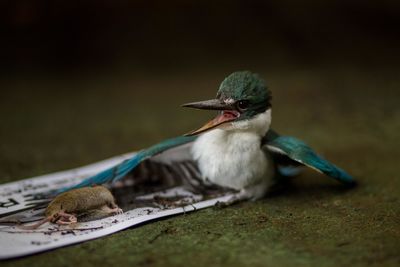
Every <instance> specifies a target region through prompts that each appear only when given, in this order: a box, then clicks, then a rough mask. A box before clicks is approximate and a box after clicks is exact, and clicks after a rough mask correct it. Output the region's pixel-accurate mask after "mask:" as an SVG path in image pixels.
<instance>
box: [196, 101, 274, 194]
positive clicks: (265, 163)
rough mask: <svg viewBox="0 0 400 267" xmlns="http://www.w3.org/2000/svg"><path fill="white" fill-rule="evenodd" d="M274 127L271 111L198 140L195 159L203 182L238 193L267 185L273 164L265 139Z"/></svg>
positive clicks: (204, 135) (209, 133)
mask: <svg viewBox="0 0 400 267" xmlns="http://www.w3.org/2000/svg"><path fill="white" fill-rule="evenodd" d="M270 124H271V109H268V110H266V111H265V112H264V113H261V114H258V115H256V116H255V117H254V118H253V119H250V120H243V121H238V122H234V123H232V124H231V125H229V126H227V127H225V128H224V129H214V130H211V131H209V132H206V133H204V134H203V135H201V136H200V137H199V138H197V140H196V141H195V143H194V145H193V147H192V155H193V158H194V159H195V160H196V161H197V162H198V166H199V169H200V172H201V174H202V176H203V178H204V179H205V180H209V181H210V182H212V183H215V184H218V185H220V186H225V187H230V188H233V189H237V190H241V189H244V188H246V187H249V186H253V185H256V184H257V183H264V182H263V181H262V179H264V178H265V176H266V175H267V173H268V170H269V169H272V168H268V167H269V166H270V163H269V159H268V158H267V156H266V154H265V153H264V152H263V151H262V149H261V139H262V137H263V136H264V135H265V134H266V133H267V131H268V130H269V127H270ZM265 181H267V179H266V180H265Z"/></svg>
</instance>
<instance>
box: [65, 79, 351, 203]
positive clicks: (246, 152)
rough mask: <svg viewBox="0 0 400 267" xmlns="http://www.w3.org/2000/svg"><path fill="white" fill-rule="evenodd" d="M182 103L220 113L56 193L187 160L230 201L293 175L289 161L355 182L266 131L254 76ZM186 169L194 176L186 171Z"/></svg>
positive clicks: (265, 106)
mask: <svg viewBox="0 0 400 267" xmlns="http://www.w3.org/2000/svg"><path fill="white" fill-rule="evenodd" d="M183 106H185V107H190V108H196V109H206V110H217V111H218V114H217V116H216V117H215V118H214V119H212V120H211V121H209V122H208V123H206V124H205V125H204V126H202V127H201V128H199V129H198V130H195V131H192V132H190V133H189V134H187V135H186V136H180V137H176V138H173V139H169V140H165V141H163V142H161V143H158V144H156V145H154V146H152V147H150V148H148V149H145V150H142V151H140V152H139V153H137V154H136V155H135V156H133V157H132V158H131V159H129V160H126V161H124V162H122V163H121V164H118V165H116V166H114V167H112V168H110V169H107V170H105V171H103V172H100V173H99V174H97V175H95V176H93V177H90V178H88V179H85V180H84V181H82V182H81V183H79V184H78V185H76V186H73V187H70V188H65V189H62V190H60V192H64V191H66V190H70V189H72V188H80V187H83V186H88V185H92V184H102V183H106V182H110V181H115V180H118V179H121V178H123V177H124V176H126V175H127V174H128V173H129V172H132V171H134V170H135V169H136V168H138V167H139V168H138V169H139V170H140V166H145V165H151V164H152V163H155V162H162V163H164V164H168V165H170V166H171V168H172V169H174V168H175V169H179V168H181V167H182V165H184V163H185V162H190V164H192V165H193V164H194V165H197V168H194V169H197V170H198V172H197V171H195V172H196V173H197V174H198V173H199V174H200V176H201V178H202V179H203V180H204V181H205V182H209V183H212V184H216V185H219V186H223V187H228V188H231V189H235V190H237V191H238V193H237V194H236V195H235V196H234V198H232V199H231V200H229V201H228V204H229V203H232V202H235V201H237V200H243V199H259V198H261V197H262V196H264V195H265V193H266V192H268V189H269V188H270V187H271V185H272V184H273V183H274V181H275V180H276V178H277V177H280V176H287V175H291V174H289V173H293V172H288V171H283V170H284V168H282V167H283V166H285V165H287V164H288V163H289V164H290V165H291V166H299V165H305V166H308V167H311V168H313V169H315V170H317V171H319V172H321V173H324V174H326V175H328V176H330V177H332V178H334V179H336V180H338V181H340V182H342V183H344V184H347V185H354V184H355V182H354V180H353V178H352V177H351V176H350V175H348V174H347V173H346V172H345V171H344V170H342V169H340V168H338V167H336V166H335V165H333V164H332V163H330V162H329V161H327V160H325V159H323V158H322V157H320V156H319V155H318V154H316V153H315V152H314V151H313V150H312V149H311V148H310V147H309V146H308V145H307V144H305V143H304V142H302V141H301V140H299V139H297V138H294V137H290V136H281V135H279V134H278V133H276V132H275V131H273V130H272V129H270V125H271V91H270V90H269V89H268V87H267V86H266V84H265V82H264V80H262V79H261V78H260V77H259V76H258V75H257V74H254V73H251V72H249V71H238V72H234V73H232V74H231V75H229V76H228V77H227V78H225V79H224V80H223V81H222V83H221V85H220V87H219V90H218V92H217V97H216V98H215V99H211V100H206V101H200V102H194V103H189V104H185V105H183ZM188 148H189V149H188ZM183 168H184V169H185V168H186V167H183ZM184 172H185V173H186V175H191V174H193V171H192V172H190V171H188V170H187V169H186V171H184Z"/></svg>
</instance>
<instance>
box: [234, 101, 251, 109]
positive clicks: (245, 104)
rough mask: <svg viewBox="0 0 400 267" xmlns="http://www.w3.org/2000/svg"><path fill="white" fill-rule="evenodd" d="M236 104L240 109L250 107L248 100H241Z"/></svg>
mask: <svg viewBox="0 0 400 267" xmlns="http://www.w3.org/2000/svg"><path fill="white" fill-rule="evenodd" d="M236 106H237V108H238V109H239V110H246V109H247V108H248V107H249V101H248V100H240V101H238V102H237V103H236Z"/></svg>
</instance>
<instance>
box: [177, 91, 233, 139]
mask: <svg viewBox="0 0 400 267" xmlns="http://www.w3.org/2000/svg"><path fill="white" fill-rule="evenodd" d="M182 107H187V108H195V109H206V110H221V112H220V113H219V114H218V115H217V116H216V117H215V118H214V119H212V120H210V121H209V122H207V123H206V124H205V125H203V126H202V127H200V128H199V129H197V130H195V131H192V132H189V133H187V134H185V135H187V136H191V135H197V134H200V133H204V132H206V131H208V130H211V129H215V128H218V127H220V126H222V125H223V124H225V123H227V122H232V121H234V120H236V119H237V118H238V117H239V116H240V112H238V111H237V110H236V108H235V107H234V106H233V105H232V104H229V103H225V102H223V101H221V100H219V99H211V100H206V101H200V102H193V103H188V104H184V105H182Z"/></svg>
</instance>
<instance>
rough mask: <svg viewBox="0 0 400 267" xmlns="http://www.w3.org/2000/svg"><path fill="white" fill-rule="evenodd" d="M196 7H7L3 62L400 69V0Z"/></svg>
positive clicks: (71, 67) (71, 66)
mask: <svg viewBox="0 0 400 267" xmlns="http://www.w3.org/2000/svg"><path fill="white" fill-rule="evenodd" d="M188 2H189V3H188ZM196 2H197V1H175V0H173V1H121V0H116V1H94V0H93V1H61V0H55V1H29V0H26V1H21V0H17V1H4V0H3V1H2V3H1V4H0V9H1V13H2V14H1V20H2V23H1V32H2V37H1V39H2V42H1V55H2V59H1V63H0V64H1V67H2V68H3V69H4V70H7V71H16V72H21V71H26V72H29V71H32V70H34V71H37V70H38V69H40V70H44V71H48V70H50V71H55V70H57V71H63V72H64V71H65V72H68V71H82V70H93V69H96V70H107V71H109V70H116V69H118V68H121V67H127V68H132V69H135V70H141V71H143V70H148V71H154V70H157V71H160V72H162V71H163V70H164V69H165V68H167V69H170V68H173V69H176V70H182V69H187V68H188V67H196V68H207V67H208V66H210V65H215V64H218V65H220V64H222V65H230V66H233V67H239V68H241V67H242V68H243V67H253V66H257V67H259V66H262V67H267V68H276V67H282V65H284V66H286V65H287V64H296V65H300V66H313V65H315V64H322V65H333V64H335V65H348V64H356V65H359V66H363V67H365V66H368V67H374V68H378V67H389V66H390V67H392V66H398V64H397V62H398V60H399V53H398V47H399V45H400V41H399V40H400V38H399V26H400V25H399V20H400V19H399V9H400V4H399V2H398V1H386V0H385V1H354V0H352V1H332V0H327V1H310V0H306V1H293V0H284V1H201V2H200V3H196Z"/></svg>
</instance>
